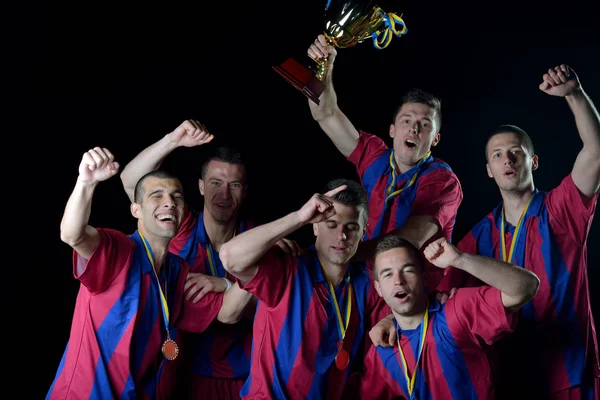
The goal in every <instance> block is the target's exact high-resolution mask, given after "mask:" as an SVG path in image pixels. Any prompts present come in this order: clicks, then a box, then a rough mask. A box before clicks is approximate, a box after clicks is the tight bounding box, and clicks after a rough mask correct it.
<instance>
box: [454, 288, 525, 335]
mask: <svg viewBox="0 0 600 400" xmlns="http://www.w3.org/2000/svg"><path fill="white" fill-rule="evenodd" d="M444 312H445V314H446V321H447V322H448V327H449V329H450V332H451V333H452V336H453V337H454V339H455V341H456V342H457V344H459V343H462V345H466V346H468V345H469V344H472V345H475V346H477V347H485V346H490V345H492V344H493V343H494V342H496V341H497V340H499V339H501V338H502V337H504V336H506V335H507V334H509V333H511V332H513V331H514V329H515V327H516V322H517V313H509V312H508V311H507V310H506V308H504V305H503V304H502V294H501V292H500V290H498V289H496V288H494V287H491V286H482V287H478V288H463V289H459V290H457V291H456V294H455V295H454V297H452V298H451V299H448V301H447V302H446V304H445V307H444Z"/></svg>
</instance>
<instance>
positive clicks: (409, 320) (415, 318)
mask: <svg viewBox="0 0 600 400" xmlns="http://www.w3.org/2000/svg"><path fill="white" fill-rule="evenodd" d="M423 297H424V299H423V300H422V301H421V302H420V303H419V304H418V306H417V305H415V310H414V311H413V312H412V313H411V314H410V315H406V314H405V315H400V314H398V313H397V312H396V311H393V313H394V317H395V318H396V322H398V326H400V329H403V330H406V329H416V328H417V327H418V326H419V324H420V323H421V321H423V317H424V316H425V311H426V310H427V298H426V297H425V296H423Z"/></svg>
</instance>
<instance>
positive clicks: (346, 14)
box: [273, 0, 407, 104]
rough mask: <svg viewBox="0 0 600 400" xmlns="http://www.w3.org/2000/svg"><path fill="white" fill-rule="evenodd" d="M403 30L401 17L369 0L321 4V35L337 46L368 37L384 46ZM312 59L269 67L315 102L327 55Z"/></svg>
mask: <svg viewBox="0 0 600 400" xmlns="http://www.w3.org/2000/svg"><path fill="white" fill-rule="evenodd" d="M406 32H407V29H406V25H405V24H404V21H403V20H402V18H400V17H399V16H398V15H396V14H393V13H385V12H384V11H383V10H382V9H381V8H379V7H377V6H375V5H373V0H328V1H327V5H326V6H325V29H324V31H323V35H324V36H325V38H326V40H327V42H328V43H329V44H330V45H332V46H335V47H338V48H347V47H353V46H355V45H357V44H358V43H362V42H363V41H364V40H365V39H368V38H372V39H373V45H374V46H375V47H376V48H378V49H384V48H386V47H387V46H388V45H389V44H390V41H391V40H392V35H396V36H402V35H405V34H406ZM313 61H314V62H313V63H312V64H311V65H310V66H309V67H306V66H304V65H303V64H301V63H299V62H298V61H296V60H295V59H293V58H288V59H287V60H286V61H285V62H284V63H282V64H280V65H277V66H274V67H273V69H274V70H275V71H277V72H278V73H279V74H280V75H281V76H283V77H284V78H285V79H286V80H287V81H288V82H289V83H291V84H292V85H293V86H294V87H295V88H296V89H298V90H300V91H301V92H302V93H304V95H305V96H306V97H308V98H309V99H311V100H312V101H314V102H315V103H316V104H319V96H320V95H321V93H322V92H323V89H324V84H323V79H324V75H325V71H326V70H327V59H326V58H319V59H313Z"/></svg>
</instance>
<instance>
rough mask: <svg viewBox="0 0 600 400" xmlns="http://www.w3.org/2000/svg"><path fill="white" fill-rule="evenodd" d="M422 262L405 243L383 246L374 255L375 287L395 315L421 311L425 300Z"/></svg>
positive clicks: (407, 314)
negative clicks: (383, 248)
mask: <svg viewBox="0 0 600 400" xmlns="http://www.w3.org/2000/svg"><path fill="white" fill-rule="evenodd" d="M422 270H423V266H422V265H419V260H417V259H416V258H415V256H414V255H413V253H412V252H411V251H410V250H409V249H408V248H406V247H396V248H394V249H390V250H386V251H384V252H382V253H380V254H378V255H377V257H375V273H376V274H377V276H376V280H375V289H376V290H377V293H379V295H380V296H381V297H383V299H384V300H385V302H386V303H387V304H388V306H390V308H391V309H392V311H394V312H395V313H396V314H398V315H402V316H411V315H414V314H416V313H418V312H420V311H422V310H421V309H420V308H419V306H420V305H421V304H422V303H423V302H424V301H425V302H426V301H427V299H426V297H427V293H426V291H425V277H424V273H423V272H422Z"/></svg>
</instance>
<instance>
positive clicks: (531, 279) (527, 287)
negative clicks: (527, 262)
mask: <svg viewBox="0 0 600 400" xmlns="http://www.w3.org/2000/svg"><path fill="white" fill-rule="evenodd" d="M525 272H527V275H528V276H527V277H526V279H524V282H523V286H522V287H521V295H520V296H519V297H518V300H517V302H518V303H519V307H522V306H523V305H525V304H527V303H529V302H530V301H531V300H532V299H533V298H534V297H535V295H536V294H537V292H538V289H539V287H540V279H539V278H538V277H537V275H536V274H534V273H533V272H530V271H525Z"/></svg>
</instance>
